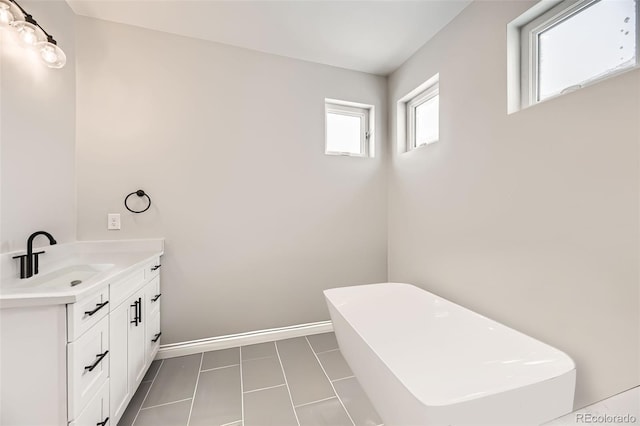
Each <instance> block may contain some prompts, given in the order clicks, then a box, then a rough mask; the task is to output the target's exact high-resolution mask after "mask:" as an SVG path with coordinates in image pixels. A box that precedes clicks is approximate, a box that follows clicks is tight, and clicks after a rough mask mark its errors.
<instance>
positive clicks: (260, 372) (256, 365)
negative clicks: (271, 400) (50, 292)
mask: <svg viewBox="0 0 640 426" xmlns="http://www.w3.org/2000/svg"><path fill="white" fill-rule="evenodd" d="M283 384H284V376H283V375H282V367H281V366H280V361H279V360H278V358H276V357H270V358H258V359H252V360H249V361H244V362H243V363H242V386H243V390H244V391H245V392H248V391H252V390H256V389H262V388H268V387H270V386H277V385H283Z"/></svg>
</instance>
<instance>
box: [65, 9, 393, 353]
mask: <svg viewBox="0 0 640 426" xmlns="http://www.w3.org/2000/svg"><path fill="white" fill-rule="evenodd" d="M77 31H78V34H77V39H78V45H77V49H78V77H77V81H78V88H77V94H78V96H77V104H78V127H77V132H78V140H77V166H78V168H77V174H78V237H79V239H81V240H90V239H120V238H138V237H157V236H164V237H166V256H165V258H164V261H163V264H164V268H163V283H162V286H163V296H164V297H163V324H162V328H163V343H172V342H177V341H185V340H190V339H196V338H204V337H209V336H219V335H225V334H230V333H237V332H244V331H251V330H259V329H264V328H271V327H278V326H286V325H291V324H299V323H305V322H312V321H320V320H326V319H328V313H327V311H326V306H325V303H324V298H323V295H322V290H323V289H326V288H330V287H333V286H339V285H346V284H359V283H370V282H376V281H385V280H386V278H387V266H386V263H387V260H386V247H387V243H386V237H387V233H386V187H385V176H384V163H383V158H382V155H378V157H376V158H373V159H363V158H348V157H335V156H326V155H324V98H325V97H327V98H334V99H343V100H348V101H354V102H361V103H366V104H372V105H375V107H376V112H377V117H376V118H377V120H376V121H377V123H378V128H377V129H376V130H377V135H378V140H377V150H376V151H377V152H381V151H382V149H380V148H381V147H382V146H383V140H382V135H386V129H385V127H384V125H383V121H385V120H383V119H382V118H383V117H386V97H385V96H386V79H385V78H383V77H377V76H373V75H369V74H364V73H360V72H354V71H348V70H344V69H339V68H334V67H329V66H324V65H318V64H313V63H309V62H303V61H299V60H293V59H288V58H284V57H279V56H273V55H269V54H263V53H258V52H254V51H249V50H244V49H239V48H235V47H231V46H226V45H222V44H217V43H211V42H205V41H199V40H195V39H189V38H185V37H180V36H174V35H169V34H165V33H160V32H154V31H149V30H144V29H140V28H135V27H131V26H126V25H120V24H114V23H108V22H105V21H99V20H94V19H90V18H82V17H78V19H77ZM138 188H143V189H144V190H145V191H147V192H148V193H149V194H150V195H151V197H152V199H153V207H152V208H151V209H150V211H148V212H146V213H144V214H140V215H133V214H131V213H128V212H127V211H126V210H125V208H124V206H123V199H124V197H125V195H127V194H128V193H130V192H132V191H134V190H136V189H138ZM107 213H121V214H122V230H121V231H107V229H106V224H107V222H106V219H107Z"/></svg>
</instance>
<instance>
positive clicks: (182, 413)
mask: <svg viewBox="0 0 640 426" xmlns="http://www.w3.org/2000/svg"><path fill="white" fill-rule="evenodd" d="M189 409H191V400H187V401H181V402H176V403H175V404H167V405H161V406H159V407H153V408H148V409H145V410H140V414H138V418H137V419H136V423H135V426H186V424H187V420H188V418H189Z"/></svg>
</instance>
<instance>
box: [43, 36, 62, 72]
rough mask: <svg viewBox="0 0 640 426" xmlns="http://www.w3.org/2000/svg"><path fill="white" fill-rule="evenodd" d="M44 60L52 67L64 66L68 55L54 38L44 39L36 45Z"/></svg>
mask: <svg viewBox="0 0 640 426" xmlns="http://www.w3.org/2000/svg"><path fill="white" fill-rule="evenodd" d="M36 49H37V50H38V52H40V57H41V58H42V61H43V62H44V63H45V64H46V65H47V66H48V67H50V68H62V67H64V65H65V64H66V63H67V55H65V54H64V52H63V51H62V49H60V48H59V47H58V46H57V45H56V42H55V40H53V38H49V41H42V42H40V43H38V44H37V45H36Z"/></svg>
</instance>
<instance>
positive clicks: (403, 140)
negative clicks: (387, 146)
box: [397, 74, 440, 152]
mask: <svg viewBox="0 0 640 426" xmlns="http://www.w3.org/2000/svg"><path fill="white" fill-rule="evenodd" d="M439 81H440V74H436V75H434V76H433V77H431V78H430V79H428V80H427V81H425V82H424V83H422V84H421V85H420V86H418V87H416V88H415V89H413V90H412V91H411V92H409V93H407V94H406V95H405V96H403V97H402V98H401V99H399V100H398V110H397V141H398V149H399V150H400V151H401V152H407V151H411V150H413V149H416V148H419V147H421V146H426V145H429V144H432V143H434V142H437V141H438V140H439V139H440V83H439Z"/></svg>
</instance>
